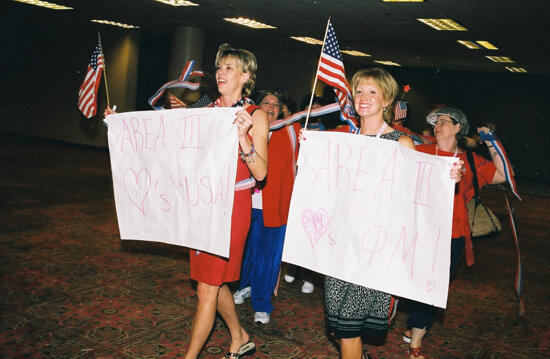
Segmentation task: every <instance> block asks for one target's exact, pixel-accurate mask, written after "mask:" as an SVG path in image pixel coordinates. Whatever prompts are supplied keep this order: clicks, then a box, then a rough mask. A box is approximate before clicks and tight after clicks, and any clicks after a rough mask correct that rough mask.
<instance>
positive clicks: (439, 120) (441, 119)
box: [432, 118, 457, 127]
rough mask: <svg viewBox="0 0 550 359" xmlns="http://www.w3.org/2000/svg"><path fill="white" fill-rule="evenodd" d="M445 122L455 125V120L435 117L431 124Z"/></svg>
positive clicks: (435, 124)
mask: <svg viewBox="0 0 550 359" xmlns="http://www.w3.org/2000/svg"><path fill="white" fill-rule="evenodd" d="M447 123H452V124H453V125H456V124H457V122H456V121H455V120H447V119H444V118H440V119H437V120H435V121H434V122H433V124H432V126H433V127H435V126H437V125H440V126H444V125H445V124H447Z"/></svg>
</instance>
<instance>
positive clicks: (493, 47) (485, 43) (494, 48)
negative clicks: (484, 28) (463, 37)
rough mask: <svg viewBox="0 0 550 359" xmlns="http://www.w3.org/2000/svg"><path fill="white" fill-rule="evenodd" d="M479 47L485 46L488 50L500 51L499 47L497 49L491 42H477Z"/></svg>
mask: <svg viewBox="0 0 550 359" xmlns="http://www.w3.org/2000/svg"><path fill="white" fill-rule="evenodd" d="M476 42H477V43H478V44H479V45H481V46H483V47H484V48H486V49H487V50H498V47H496V46H495V45H493V44H491V43H490V42H489V41H484V40H478V41H476Z"/></svg>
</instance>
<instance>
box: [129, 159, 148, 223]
mask: <svg viewBox="0 0 550 359" xmlns="http://www.w3.org/2000/svg"><path fill="white" fill-rule="evenodd" d="M150 188H151V175H150V174H149V170H148V169H147V168H145V167H143V168H141V169H140V170H139V171H138V172H137V173H136V171H134V170H133V169H132V168H128V169H126V171H125V172H124V190H125V191H126V194H127V195H128V199H130V202H132V204H133V205H134V206H136V207H137V209H139V211H140V212H141V214H142V215H143V217H145V208H144V202H145V199H146V198H147V196H148V195H149V189H150Z"/></svg>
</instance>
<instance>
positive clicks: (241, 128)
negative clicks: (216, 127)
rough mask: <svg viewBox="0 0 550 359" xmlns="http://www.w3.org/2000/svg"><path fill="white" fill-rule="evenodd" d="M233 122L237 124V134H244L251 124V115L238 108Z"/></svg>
mask: <svg viewBox="0 0 550 359" xmlns="http://www.w3.org/2000/svg"><path fill="white" fill-rule="evenodd" d="M233 123H236V124H237V131H238V133H239V136H240V137H242V136H246V134H247V133H248V130H249V129H250V127H251V126H252V116H251V115H250V114H249V113H248V112H247V111H246V110H240V111H239V112H237V118H235V121H233Z"/></svg>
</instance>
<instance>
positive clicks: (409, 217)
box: [283, 131, 456, 307]
mask: <svg viewBox="0 0 550 359" xmlns="http://www.w3.org/2000/svg"><path fill="white" fill-rule="evenodd" d="M305 136H306V141H302V142H301V145H300V155H299V158H298V175H297V177H296V182H295V184H294V191H293V194H292V201H291V205H290V213H289V218H288V224H287V229H286V237H285V246H284V251H283V261H285V262H289V263H293V264H296V265H299V266H302V267H305V268H309V269H311V270H313V271H316V272H319V273H322V274H326V275H330V276H333V277H336V278H339V279H342V280H345V281H348V282H352V283H356V284H360V285H363V286H366V287H369V288H374V289H377V290H380V291H383V292H387V293H391V294H393V295H397V296H401V297H406V298H411V299H414V300H417V301H421V302H425V303H429V304H432V305H436V306H438V307H445V306H446V302H447V290H448V284H449V261H450V241H451V226H452V212H453V198H454V188H455V185H454V181H453V180H451V179H450V175H449V172H450V170H451V167H452V163H453V162H455V161H456V158H449V157H436V156H431V155H427V154H424V153H420V152H416V151H412V150H410V149H406V148H403V147H402V146H401V145H399V144H398V143H397V142H395V141H388V140H382V139H376V138H370V137H366V136H358V135H353V134H346V133H330V132H314V131H307V132H306V135H305Z"/></svg>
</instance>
